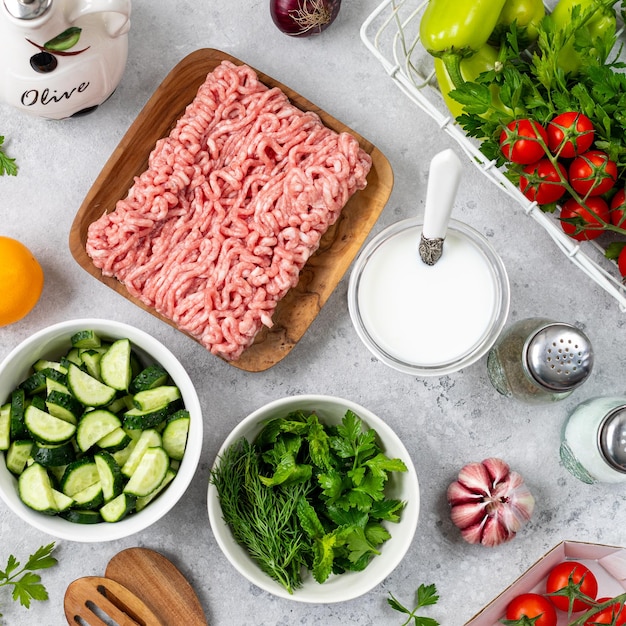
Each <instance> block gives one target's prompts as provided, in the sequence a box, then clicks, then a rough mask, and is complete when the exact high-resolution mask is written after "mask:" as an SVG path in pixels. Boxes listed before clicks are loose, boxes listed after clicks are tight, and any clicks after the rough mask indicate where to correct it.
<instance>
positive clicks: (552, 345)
mask: <svg viewBox="0 0 626 626" xmlns="http://www.w3.org/2000/svg"><path fill="white" fill-rule="evenodd" d="M524 354H525V356H526V358H525V363H526V366H527V368H528V373H529V374H530V375H531V376H532V378H534V379H535V381H536V382H537V383H538V384H539V385H541V386H542V387H545V388H546V389H549V390H550V391H554V392H557V393H563V392H566V391H571V390H572V389H575V388H576V387H578V386H579V385H582V383H583V382H585V380H586V379H587V377H588V376H589V374H590V373H591V369H592V367H593V349H592V347H591V342H590V341H589V339H588V337H587V335H585V334H584V333H583V332H582V331H581V330H579V329H578V328H576V327H575V326H572V325H571V324H565V323H560V322H555V323H550V324H546V325H545V326H543V327H542V328H540V329H539V330H538V331H537V332H536V333H535V334H534V335H531V336H530V337H529V338H528V339H527V340H526V343H525V345H524Z"/></svg>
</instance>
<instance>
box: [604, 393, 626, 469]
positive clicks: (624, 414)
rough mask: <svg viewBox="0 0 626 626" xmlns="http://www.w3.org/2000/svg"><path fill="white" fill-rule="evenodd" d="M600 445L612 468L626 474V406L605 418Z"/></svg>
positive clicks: (613, 411) (618, 408)
mask: <svg viewBox="0 0 626 626" xmlns="http://www.w3.org/2000/svg"><path fill="white" fill-rule="evenodd" d="M598 443H599V445H600V450H601V452H602V454H603V455H604V457H605V458H606V460H607V461H608V463H609V464H610V465H611V467H613V468H614V469H616V470H617V471H618V472H624V473H626V405H622V406H618V407H617V408H615V409H613V410H612V411H611V412H610V413H609V414H608V415H607V416H606V417H605V418H604V421H603V422H602V425H601V427H600V430H599V432H598Z"/></svg>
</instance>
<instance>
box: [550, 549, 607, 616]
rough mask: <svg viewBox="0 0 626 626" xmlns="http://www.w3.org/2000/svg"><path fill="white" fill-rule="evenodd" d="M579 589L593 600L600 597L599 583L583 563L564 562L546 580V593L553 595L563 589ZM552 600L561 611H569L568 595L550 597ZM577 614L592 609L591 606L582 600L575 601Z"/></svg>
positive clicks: (553, 569) (574, 605)
mask: <svg viewBox="0 0 626 626" xmlns="http://www.w3.org/2000/svg"><path fill="white" fill-rule="evenodd" d="M568 588H570V589H571V588H578V589H579V591H580V593H583V594H584V595H585V596H587V597H588V598H591V599H592V600H595V599H596V596H597V595H598V581H597V579H596V577H595V575H594V573H593V572H592V571H591V570H590V569H589V568H588V567H586V566H585V565H583V564H582V563H577V562H576V561H563V562H562V563H559V564H558V565H556V566H555V567H553V568H552V569H551V570H550V573H549V574H548V578H547V580H546V593H548V594H553V593H554V592H556V591H561V590H562V589H568ZM550 600H551V601H552V603H553V604H554V605H555V606H556V608H557V609H560V610H561V611H568V610H569V605H570V600H569V598H568V597H567V596H566V595H550ZM572 608H573V611H574V612H575V613H577V612H579V611H583V610H585V609H589V608H591V604H589V603H587V602H585V601H584V600H581V599H578V598H577V599H575V600H574V604H573V607H572Z"/></svg>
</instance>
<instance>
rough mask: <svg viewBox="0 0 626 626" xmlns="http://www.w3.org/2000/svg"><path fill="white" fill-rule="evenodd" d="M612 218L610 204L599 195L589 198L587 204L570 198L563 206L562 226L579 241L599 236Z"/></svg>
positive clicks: (564, 230)
mask: <svg viewBox="0 0 626 626" xmlns="http://www.w3.org/2000/svg"><path fill="white" fill-rule="evenodd" d="M610 219H611V217H610V213H609V205H608V204H607V203H606V202H605V201H604V200H603V199H602V198H599V197H597V196H592V197H590V198H587V200H585V206H582V205H580V204H578V202H576V200H574V198H570V199H569V200H567V201H566V202H565V203H564V204H563V207H562V208H561V215H560V220H561V228H562V229H563V232H565V233H566V234H568V235H569V236H570V237H571V238H572V239H576V240H577V241H585V240H591V239H595V238H596V237H599V236H600V235H601V234H602V233H603V232H604V230H603V226H604V224H605V223H608V222H609V221H610ZM569 220H571V221H569Z"/></svg>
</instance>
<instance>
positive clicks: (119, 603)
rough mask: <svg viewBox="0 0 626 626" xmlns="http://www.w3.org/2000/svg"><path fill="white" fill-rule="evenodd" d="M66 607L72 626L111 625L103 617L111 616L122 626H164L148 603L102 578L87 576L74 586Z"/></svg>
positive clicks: (117, 584)
mask: <svg viewBox="0 0 626 626" xmlns="http://www.w3.org/2000/svg"><path fill="white" fill-rule="evenodd" d="M63 604H64V609H65V617H66V619H67V623H68V624H70V626H77V625H80V624H88V625H89V626H107V622H104V621H103V620H102V619H101V617H100V615H106V616H108V617H109V618H111V619H113V620H114V621H115V623H116V624H119V626H163V624H162V622H161V621H160V620H159V619H158V618H157V617H156V615H155V614H154V613H153V612H152V611H151V610H150V609H149V608H148V607H147V606H146V604H145V603H144V602H143V601H142V600H140V599H139V598H138V597H137V596H136V595H134V594H133V593H131V592H130V591H129V590H128V589H127V588H126V587H124V586H123V585H121V584H120V583H118V582H116V581H114V580H109V579H108V578H103V577H100V576H86V577H84V578H79V579H78V580H75V581H74V582H73V583H70V585H69V587H68V588H67V591H66V592H65V601H64V603H63ZM79 618H81V620H82V621H80V620H79Z"/></svg>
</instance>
